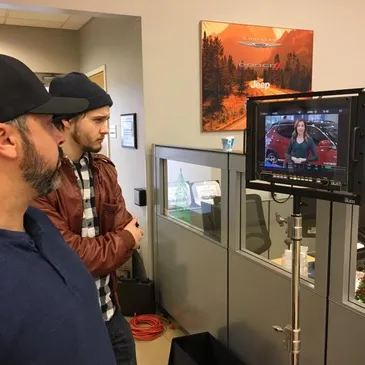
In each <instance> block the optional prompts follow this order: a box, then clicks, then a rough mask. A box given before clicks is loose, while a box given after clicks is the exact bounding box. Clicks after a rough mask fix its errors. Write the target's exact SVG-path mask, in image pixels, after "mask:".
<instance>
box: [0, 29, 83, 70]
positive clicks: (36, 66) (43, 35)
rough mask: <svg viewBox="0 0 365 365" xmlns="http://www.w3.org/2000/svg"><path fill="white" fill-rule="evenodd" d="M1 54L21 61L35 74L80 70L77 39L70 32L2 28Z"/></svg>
mask: <svg viewBox="0 0 365 365" xmlns="http://www.w3.org/2000/svg"><path fill="white" fill-rule="evenodd" d="M0 53H2V54H7V55H9V56H12V57H15V58H19V59H20V60H22V61H23V62H24V63H25V64H27V65H28V66H29V67H30V68H31V69H32V70H33V72H44V73H47V72H51V73H67V72H71V71H77V70H78V69H79V47H78V42H77V37H75V32H74V31H71V30H63V29H46V28H32V27H17V26H12V25H0Z"/></svg>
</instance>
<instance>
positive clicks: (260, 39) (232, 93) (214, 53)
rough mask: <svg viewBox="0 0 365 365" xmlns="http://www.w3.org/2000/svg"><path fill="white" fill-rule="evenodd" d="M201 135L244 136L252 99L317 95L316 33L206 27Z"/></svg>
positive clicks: (246, 26) (204, 24)
mask: <svg viewBox="0 0 365 365" xmlns="http://www.w3.org/2000/svg"><path fill="white" fill-rule="evenodd" d="M200 33H201V43H200V51H201V82H202V95H201V97H202V99H201V111H202V115H201V129H202V131H203V132H221V131H230V132H232V131H242V130H244V129H245V128H246V107H245V106H246V100H247V98H248V97H250V96H261V95H276V94H291V93H297V92H307V91H310V90H311V89H312V63H313V31H312V30H305V29H292V28H291V29H288V28H279V27H275V26H261V25H249V24H232V23H222V22H214V21H201V22H200Z"/></svg>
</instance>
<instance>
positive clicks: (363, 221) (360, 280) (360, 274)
mask: <svg viewBox="0 0 365 365" xmlns="http://www.w3.org/2000/svg"><path fill="white" fill-rule="evenodd" d="M356 225H357V240H355V242H353V244H352V250H353V254H352V255H351V257H352V258H353V262H352V265H351V268H352V273H355V275H350V278H352V279H354V282H355V283H354V285H351V284H352V282H351V283H350V293H349V294H350V299H351V300H352V301H354V302H355V303H356V304H359V305H361V306H364V307H365V275H364V274H365V205H362V206H360V209H359V219H358V222H353V226H354V227H353V228H356Z"/></svg>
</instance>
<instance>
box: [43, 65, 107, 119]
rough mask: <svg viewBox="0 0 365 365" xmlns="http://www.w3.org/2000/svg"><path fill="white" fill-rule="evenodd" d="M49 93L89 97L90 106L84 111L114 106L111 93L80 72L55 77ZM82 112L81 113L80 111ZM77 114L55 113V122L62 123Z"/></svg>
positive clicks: (70, 96) (71, 96) (72, 96)
mask: <svg viewBox="0 0 365 365" xmlns="http://www.w3.org/2000/svg"><path fill="white" fill-rule="evenodd" d="M49 93H50V94H51V95H52V96H63V97H66V96H67V97H69V98H81V97H82V98H83V99H87V101H88V102H89V106H88V108H87V109H85V110H84V111H83V112H82V113H86V112H88V111H90V110H94V109H98V108H101V107H103V106H110V107H111V106H112V105H113V101H112V99H111V97H110V95H109V94H107V93H106V92H105V90H103V89H102V88H101V87H100V86H99V85H97V84H96V83H95V82H93V81H91V80H90V79H89V78H88V77H87V76H86V75H84V74H83V73H80V72H71V73H69V74H68V75H66V76H62V77H55V78H54V79H53V80H52V81H51V84H50V86H49ZM79 114H80V113H79ZM75 116H76V115H75V114H73V115H71V114H68V115H55V116H54V117H53V122H54V123H56V124H57V123H60V122H61V121H62V120H69V119H71V118H73V117H75Z"/></svg>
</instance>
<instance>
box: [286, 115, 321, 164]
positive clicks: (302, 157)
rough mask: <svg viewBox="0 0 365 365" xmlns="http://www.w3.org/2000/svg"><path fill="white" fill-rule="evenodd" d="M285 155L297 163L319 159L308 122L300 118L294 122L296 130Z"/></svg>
mask: <svg viewBox="0 0 365 365" xmlns="http://www.w3.org/2000/svg"><path fill="white" fill-rule="evenodd" d="M285 157H286V159H287V160H288V161H292V162H294V163H295V164H302V163H308V162H312V161H316V160H318V155H317V150H316V145H315V143H314V141H313V138H312V137H310V136H309V135H308V133H307V122H306V121H305V120H303V119H298V120H296V121H295V123H294V131H293V134H292V137H291V139H290V143H289V146H288V149H287V150H286V154H285Z"/></svg>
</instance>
